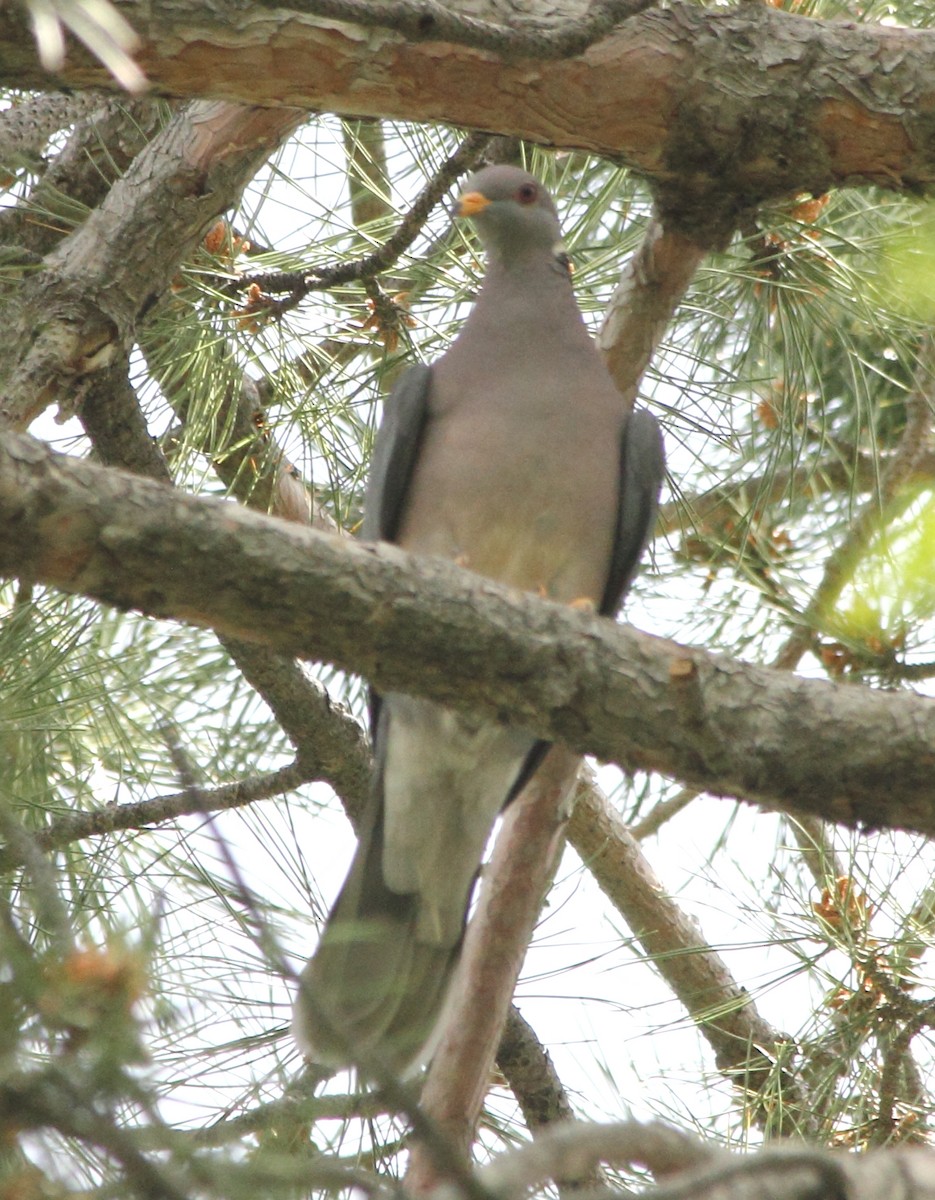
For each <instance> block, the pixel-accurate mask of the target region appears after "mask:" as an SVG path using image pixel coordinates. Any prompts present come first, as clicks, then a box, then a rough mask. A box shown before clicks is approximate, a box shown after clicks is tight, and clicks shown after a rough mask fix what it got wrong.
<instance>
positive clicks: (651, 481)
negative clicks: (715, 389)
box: [600, 408, 666, 617]
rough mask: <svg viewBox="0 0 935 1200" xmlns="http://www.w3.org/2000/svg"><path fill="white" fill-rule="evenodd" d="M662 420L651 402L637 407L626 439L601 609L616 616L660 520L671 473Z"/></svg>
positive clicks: (625, 431)
mask: <svg viewBox="0 0 935 1200" xmlns="http://www.w3.org/2000/svg"><path fill="white" fill-rule="evenodd" d="M665 467H666V461H665V451H664V449H663V445H662V433H661V431H660V429H659V422H658V421H657V420H656V418H655V417H654V416H653V415H652V413H650V412H647V411H646V409H645V408H640V409H636V410H635V411H634V412H632V413H631V414H630V416H629V418H628V419H627V421H626V424H625V425H624V427H623V436H622V437H621V439H620V491H619V494H618V501H617V504H618V507H617V528H616V530H615V532H614V546H613V553H612V555H611V560H610V573H609V575H608V577H607V586H606V588H605V589H604V598H603V600H602V601H601V609H600V611H601V612H602V613H603V614H604V616H608V617H613V616H615V615H616V613H617V609H618V608H619V607H620V605H621V603H622V601H623V597H624V596H625V595H626V591H627V588H628V587H629V586H630V584H631V583H632V582H633V577H634V576H635V575H636V572H637V569H638V567H639V565H640V559H641V558H642V556H643V551H644V550H645V549H646V544H647V542H648V541H649V538H650V535H651V534H652V531H653V526H654V525H655V523H656V514H657V512H658V510H659V489H660V488H661V487H662V479H663V476H664V475H665Z"/></svg>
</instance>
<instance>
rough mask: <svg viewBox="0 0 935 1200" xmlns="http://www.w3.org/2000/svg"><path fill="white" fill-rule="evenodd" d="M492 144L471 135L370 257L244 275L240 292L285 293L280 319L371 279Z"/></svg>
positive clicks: (403, 247)
mask: <svg viewBox="0 0 935 1200" xmlns="http://www.w3.org/2000/svg"><path fill="white" fill-rule="evenodd" d="M489 141H490V135H489V134H482V133H471V134H468V136H467V137H466V138H465V139H464V141H463V142H462V143H461V145H460V146H459V147H458V148H457V150H455V152H454V154H452V155H451V156H450V157H449V158H448V159H446V160H445V162H444V163H442V165H441V166H440V167H439V169H438V170H437V171H436V172H435V174H434V175H433V176H432V178H431V179H430V180H429V182H428V183H427V184H426V186H425V187H424V188H423V189H422V191H421V192H420V193H419V194H418V196H416V198H415V200H414V201H413V202H412V205H411V207H410V209H409V211H408V212H407V213H406V215H405V216H404V217H403V219H402V220H401V221H400V223H399V225H398V226H397V228H396V231H395V233H393V234H392V235H391V236H390V237H389V238H387V240H386V241H385V242H384V243H383V244H382V245H381V246H379V247H378V248H377V249H376V250H374V251H372V252H371V253H370V254H367V255H365V256H364V257H363V258H358V259H355V260H354V261H353V262H346V263H337V264H336V265H335V266H332V267H313V268H311V269H309V270H306V271H282V272H273V273H269V274H263V275H245V276H243V278H241V279H238V280H237V281H236V284H235V286H236V288H237V290H243V289H244V288H248V287H257V288H259V289H260V290H261V291H263V292H286V293H288V299H287V300H283V301H281V302H278V303H277V307H276V313H277V315H281V314H282V313H283V312H285V311H287V310H288V309H289V308H294V307H295V305H296V304H298V303H299V302H300V301H301V300H303V299H304V298H305V296H307V295H308V294H309V293H311V292H316V291H324V290H326V289H328V288H333V287H337V286H339V285H340V284H344V283H355V282H359V281H361V280H364V279H368V278H372V277H373V276H375V275H378V274H380V272H381V271H385V270H387V269H388V268H389V267H391V266H393V264H394V263H395V262H396V261H397V259H398V258H399V257H400V255H402V254H403V253H404V252H405V251H406V250H408V249H409V247H410V246H411V245H412V243H413V242H414V241H415V240H416V238H417V237H418V236H419V234H420V233H421V232H422V227H423V226H424V224H425V222H426V220H427V218H428V216H429V214H430V213H431V211H432V209H433V208H434V207H435V205H436V204H437V203H438V201H439V200H440V199H441V198H442V196H444V194H445V193H446V192H447V191H448V189H449V188H450V187H451V184H452V182H453V181H454V180H455V179H457V177H458V176H459V175H461V174H462V173H463V172H464V171H467V170H470V169H471V167H473V166H474V165H475V164H476V163H478V162H479V161H480V159H481V157H482V155H483V153H484V151H485V150H486V148H487V144H488V143H489Z"/></svg>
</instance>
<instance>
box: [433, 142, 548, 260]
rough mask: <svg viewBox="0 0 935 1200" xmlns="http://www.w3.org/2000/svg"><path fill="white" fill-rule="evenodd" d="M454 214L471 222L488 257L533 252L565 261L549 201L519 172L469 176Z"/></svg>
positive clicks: (493, 170)
mask: <svg viewBox="0 0 935 1200" xmlns="http://www.w3.org/2000/svg"><path fill="white" fill-rule="evenodd" d="M454 211H455V215H456V216H458V217H471V218H472V219H473V221H474V223H475V225H476V226H477V231H478V233H479V234H480V238H481V241H482V242H483V243H484V248H485V249H486V251H487V253H488V254H489V255H490V256H491V257H492V258H496V259H499V260H500V261H501V262H504V263H509V262H510V261H515V260H519V259H522V258H525V257H526V256H527V255H529V254H535V253H537V252H542V253H547V254H550V255H551V256H553V257H554V258H556V259H558V260H560V261H567V260H566V259H565V257H564V247H563V246H562V231H561V227H560V225H559V221H558V212H557V210H556V208H555V204H554V203H553V201H552V197H551V196H550V195H549V193H548V192H547V191H546V190H545V188H544V187H543V186H542V184H541V183H540V182H539V181H538V179H536V178H535V177H534V176H532V175H530V174H529V173H528V172H526V171H523V170H521V169H520V168H519V167H510V166H494V167H484V168H483V169H482V170H480V171H477V172H476V173H475V174H474V175H471V176H470V178H469V179H468V180H467V183H466V184H465V189H464V192H463V193H462V195H461V198H460V200H459V201H458V203H457V204H456V206H455V210H454Z"/></svg>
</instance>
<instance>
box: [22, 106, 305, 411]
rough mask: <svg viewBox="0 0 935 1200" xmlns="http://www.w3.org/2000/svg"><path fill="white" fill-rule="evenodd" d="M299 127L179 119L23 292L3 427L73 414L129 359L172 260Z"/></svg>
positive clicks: (250, 119)
mask: <svg viewBox="0 0 935 1200" xmlns="http://www.w3.org/2000/svg"><path fill="white" fill-rule="evenodd" d="M301 119H302V114H301V113H299V112H296V111H295V110H293V109H282V110H257V109H244V108H240V107H237V106H233V105H229V104H195V105H191V106H189V107H188V109H186V111H185V112H184V113H181V114H179V115H177V117H176V119H175V120H174V121H173V122H172V123H171V124H170V125H169V126H168V127H167V128H166V129H165V130H164V131H163V133H162V134H161V135H159V136H158V137H156V138H155V139H154V140H153V141H152V142H151V143H150V144H149V145H148V146H147V147H146V148H145V149H144V150H143V151H142V152H141V153H140V154H139V155H138V156H137V158H136V159H135V160H134V162H133V163H132V165H131V167H130V169H129V170H128V171H127V173H126V174H125V175H124V176H123V177H122V178H121V179H119V180H118V181H117V183H115V184H114V186H113V187H112V188H111V189H110V191H109V192H108V194H107V196H106V197H105V198H104V200H103V201H102V203H101V204H100V205H99V206H98V207H97V208H96V209H95V210H94V211H93V212H92V213H91V214H90V216H88V218H87V220H85V221H84V222H83V223H82V224H81V225H80V226H79V227H78V228H77V229H76V230H75V231H74V233H72V234H71V235H70V236H69V237H67V238H65V239H64V240H63V241H62V242H61V243H60V244H59V246H58V247H57V248H56V249H55V250H54V251H52V253H51V254H49V255H48V257H47V258H46V261H45V269H44V270H43V271H42V272H39V273H38V274H36V275H35V276H33V277H32V278H31V279H30V280H29V281H28V282H27V283H26V284H25V285H24V287H23V291H22V296H21V303H20V304H19V305H18V309H19V312H20V317H21V319H20V322H19V324H18V326H17V328H16V329H15V330H14V331H12V334H11V336H10V338H9V341H8V343H7V346H6V352H5V356H4V357H5V358H6V359H7V361H8V362H9V363H10V364H11V368H10V369H8V371H7V372H4V373H5V375H6V378H5V379H4V388H5V391H4V397H3V404H2V408H0V420H2V421H3V422H4V423H8V424H10V425H14V426H17V427H23V426H25V425H26V424H28V423H29V421H31V420H32V419H33V418H34V417H35V416H37V415H38V413H40V412H41V411H42V410H43V409H44V408H45V407H47V406H48V405H50V404H54V403H58V404H60V405H62V406H63V407H64V408H65V410H66V411H68V412H71V411H73V410H74V408H75V406H76V403H77V402H78V399H79V398H80V395H81V389H82V387H85V388H86V387H87V386H89V382H88V381H89V380H92V379H93V377H94V375H95V374H96V373H97V372H99V371H101V370H104V369H106V368H107V367H108V366H109V365H110V364H111V363H112V362H113V361H114V359H115V358H116V357H120V356H121V355H123V354H125V353H126V352H127V351H128V350H129V342H130V339H131V337H132V334H133V330H134V325H135V322H136V319H137V317H138V315H139V314H140V312H141V311H142V310H144V309H145V308H146V306H147V305H148V304H150V303H152V302H153V300H155V299H156V298H157V297H158V296H159V295H161V293H162V291H163V290H164V288H165V286H166V285H167V283H168V281H169V279H170V277H171V275H172V273H173V272H174V271H175V269H176V266H177V262H178V258H179V257H181V256H182V255H183V254H184V253H185V252H187V250H188V249H190V248H191V246H192V245H193V244H194V243H195V241H196V240H197V238H198V237H200V235H201V234H202V233H203V232H204V229H205V228H206V227H207V225H208V223H209V222H210V221H212V220H213V219H214V218H215V217H216V216H217V215H218V213H221V212H223V211H224V210H225V209H226V208H227V207H228V205H229V204H230V203H232V202H233V200H234V199H235V198H236V197H237V196H239V194H240V190H241V189H242V187H243V183H244V182H245V181H246V180H247V179H249V178H250V176H251V175H252V174H253V172H254V171H255V170H256V169H257V168H258V167H259V166H260V164H261V163H262V162H263V160H264V159H265V158H267V157H268V156H269V154H270V153H271V151H272V149H274V148H275V146H276V144H277V142H278V141H279V140H281V139H282V138H284V137H286V136H287V135H288V134H289V133H291V132H292V130H293V129H294V128H295V126H296V125H297V124H298V123H299V121H300V120H301ZM141 194H142V195H143V196H145V200H146V202H145V203H143V202H141ZM166 245H169V246H171V249H172V251H173V253H169V254H166V253H165V246H166ZM160 249H161V250H162V253H160Z"/></svg>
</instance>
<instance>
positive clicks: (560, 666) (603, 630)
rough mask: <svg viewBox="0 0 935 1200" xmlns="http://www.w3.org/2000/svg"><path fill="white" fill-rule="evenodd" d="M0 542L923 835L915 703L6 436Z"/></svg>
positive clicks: (698, 773)
mask: <svg viewBox="0 0 935 1200" xmlns="http://www.w3.org/2000/svg"><path fill="white" fill-rule="evenodd" d="M0 522H2V524H3V527H4V529H5V537H4V539H3V541H2V543H0V573H3V574H6V575H19V576H21V577H23V578H27V579H31V580H34V581H35V582H38V583H47V584H51V585H53V586H55V587H59V588H62V589H63V590H66V591H70V592H80V593H83V594H85V595H87V596H90V597H92V598H95V599H97V600H101V601H103V602H104V603H108V604H113V605H116V606H118V607H121V608H135V609H137V610H139V611H141V612H144V613H148V614H150V615H152V616H157V617H173V618H176V619H180V620H184V621H190V622H193V623H196V624H201V625H209V626H213V627H214V628H216V629H218V630H220V631H221V632H224V633H227V634H231V635H233V636H235V637H239V638H243V639H245V640H249V641H256V642H262V643H263V644H265V645H268V646H272V647H273V648H275V649H277V650H280V651H283V652H286V653H290V654H298V655H300V656H302V657H305V658H323V659H327V660H328V661H331V662H333V663H335V664H336V665H338V666H339V667H342V668H345V669H348V670H352V671H358V672H360V673H361V674H363V675H365V676H366V677H367V678H368V679H370V680H371V681H372V682H373V684H374V685H375V686H377V687H378V688H380V689H382V690H392V689H399V690H402V691H411V692H413V693H415V694H417V695H425V696H429V697H431V698H433V699H436V700H438V701H441V702H443V703H447V704H450V705H452V706H454V707H463V706H470V707H471V708H472V709H473V710H476V711H478V712H483V713H485V714H487V715H488V716H490V717H492V718H494V719H496V720H503V721H506V722H509V723H511V724H517V725H522V726H524V727H528V728H529V729H531V730H533V731H534V732H536V733H538V734H541V735H542V736H545V737H551V738H555V739H558V740H561V741H564V742H566V743H567V744H568V745H569V746H570V747H571V748H572V749H575V750H577V751H579V752H584V753H592V754H596V755H597V756H598V757H600V758H603V759H607V760H612V761H616V762H620V763H621V764H623V765H624V766H626V767H629V768H643V769H646V770H657V771H660V772H662V773H664V774H667V775H671V776H674V777H676V778H678V779H681V780H682V781H683V782H685V783H686V784H691V785H694V786H697V787H700V788H704V789H706V790H708V791H710V792H714V793H716V794H721V795H732V796H738V797H740V798H743V799H749V800H754V801H757V802H759V803H761V804H763V805H766V806H775V807H780V808H784V809H788V810H790V811H792V810H795V811H801V810H804V811H806V812H812V813H815V814H818V815H820V816H822V817H825V818H826V819H829V820H833V821H838V822H842V823H846V824H864V825H869V826H881V825H885V826H891V827H895V828H900V829H906V830H914V831H917V832H920V833H925V834H928V835H932V834H933V833H935V815H933V809H932V803H931V797H932V764H933V761H935V709H933V708H932V706H931V704H930V702H929V701H928V700H926V699H924V698H919V697H916V696H911V695H906V694H902V693H895V694H894V693H882V692H872V691H867V690H864V689H858V688H852V687H848V686H844V685H836V684H832V683H826V682H824V681H818V680H810V679H800V678H796V677H794V676H790V675H788V674H786V673H784V672H780V671H775V670H770V669H769V668H764V667H756V666H752V665H748V664H745V663H741V662H737V661H734V660H731V659H729V658H726V657H722V656H718V655H714V654H708V653H706V652H704V651H702V650H698V649H695V648H689V647H683V646H679V645H676V644H675V643H673V642H669V641H665V640H663V639H660V638H653V637H649V636H647V635H645V634H640V633H638V632H637V631H635V630H633V629H631V628H629V627H626V626H618V625H614V624H613V623H612V622H610V621H607V620H606V619H602V618H600V617H588V616H585V615H582V614H580V613H576V612H572V611H569V610H567V609H565V608H562V607H561V606H558V605H552V604H548V603H546V602H544V601H541V600H539V599H538V598H536V597H533V596H527V595H524V594H518V593H512V592H510V591H508V590H507V589H504V588H502V587H500V586H498V585H496V584H494V583H491V582H490V581H487V580H484V579H480V578H478V577H477V576H474V575H472V574H471V573H470V572H468V571H461V570H459V569H457V568H455V567H453V566H452V565H451V564H450V563H446V562H441V561H436V560H432V559H422V560H416V559H413V558H410V557H409V556H407V555H405V554H403V553H402V552H401V551H399V550H397V549H395V548H394V547H388V546H383V547H379V548H377V547H374V546H364V545H356V544H353V543H351V542H349V541H348V540H347V539H339V538H337V537H334V536H330V535H327V534H323V533H319V532H317V531H315V530H309V529H302V528H297V527H296V526H295V525H294V524H290V523H287V522H284V521H277V520H276V519H274V518H270V517H264V516H262V515H260V514H257V513H253V512H248V511H245V510H243V509H240V508H238V507H236V506H235V505H232V504H226V503H224V502H220V501H214V500H204V499H195V498H192V497H189V496H184V495H181V494H178V493H176V492H173V491H172V490H171V489H169V488H166V487H163V486H160V485H158V484H154V483H150V482H149V481H147V480H142V479H137V478H135V477H133V476H130V475H126V474H123V473H122V472H119V471H112V470H107V469H105V468H101V467H98V466H95V465H93V464H91V463H87V462H81V461H77V460H73V459H67V458H64V457H63V456H60V455H56V454H53V453H52V452H51V451H50V450H48V449H47V448H46V447H44V446H42V445H41V444H40V443H38V442H36V441H34V440H33V439H30V438H24V437H20V436H17V435H8V437H7V439H6V441H5V445H4V448H3V451H2V453H0ZM258 614H262V621H258ZM868 730H871V731H873V736H872V737H871V736H868Z"/></svg>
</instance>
